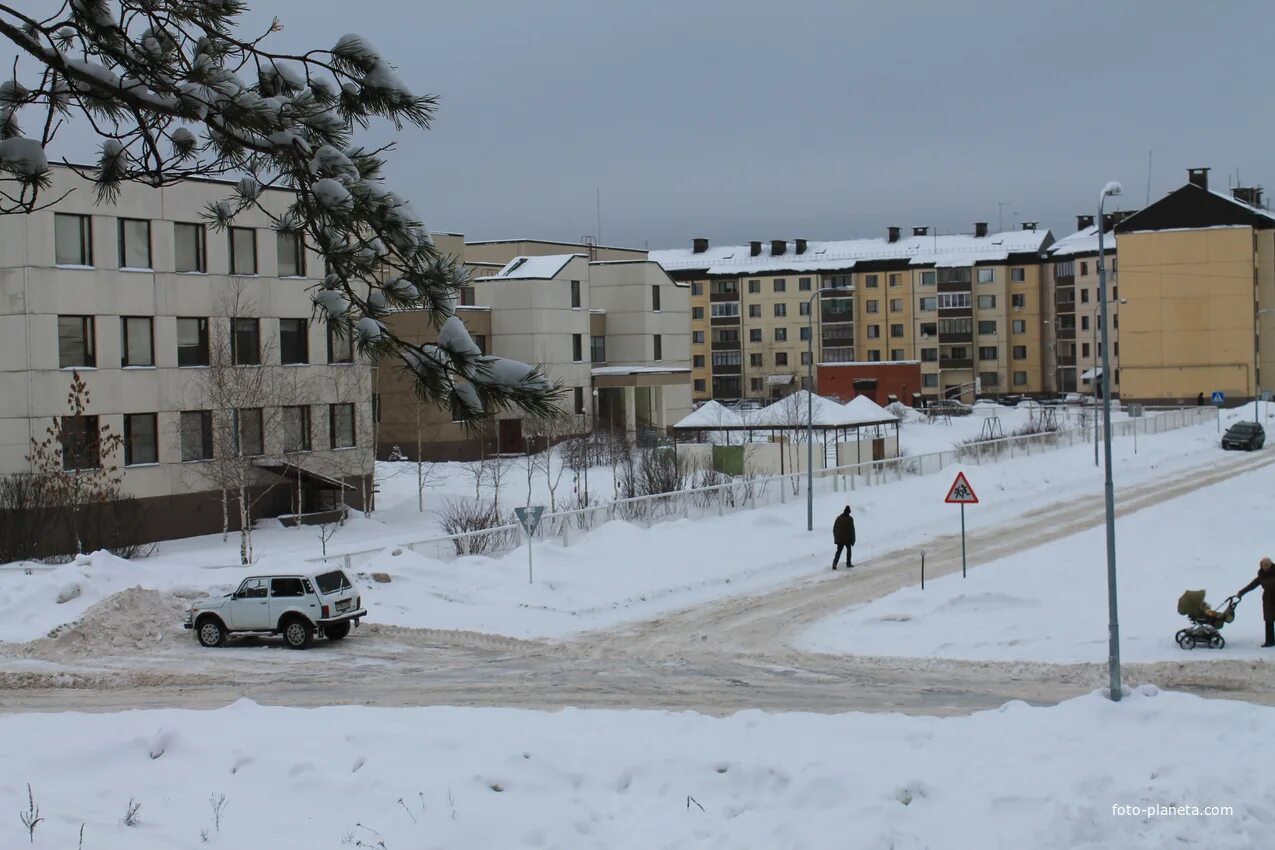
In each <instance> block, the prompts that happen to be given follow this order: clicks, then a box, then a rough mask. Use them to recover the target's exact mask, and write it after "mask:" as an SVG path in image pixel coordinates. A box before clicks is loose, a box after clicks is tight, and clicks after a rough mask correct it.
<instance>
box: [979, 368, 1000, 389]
mask: <svg viewBox="0 0 1275 850" xmlns="http://www.w3.org/2000/svg"><path fill="white" fill-rule="evenodd" d="M978 382H979V383H980V384H981V385H982V386H983V387H996V386H1000V382H1001V376H1000V373H999V372H979V373H978Z"/></svg>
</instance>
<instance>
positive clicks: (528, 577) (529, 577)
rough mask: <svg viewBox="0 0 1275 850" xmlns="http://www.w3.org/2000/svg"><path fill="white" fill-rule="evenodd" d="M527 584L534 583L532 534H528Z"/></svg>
mask: <svg viewBox="0 0 1275 850" xmlns="http://www.w3.org/2000/svg"><path fill="white" fill-rule="evenodd" d="M527 584H532V580H531V535H530V534H528V535H527Z"/></svg>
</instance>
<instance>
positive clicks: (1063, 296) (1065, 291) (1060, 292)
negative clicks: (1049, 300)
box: [1054, 286, 1076, 312]
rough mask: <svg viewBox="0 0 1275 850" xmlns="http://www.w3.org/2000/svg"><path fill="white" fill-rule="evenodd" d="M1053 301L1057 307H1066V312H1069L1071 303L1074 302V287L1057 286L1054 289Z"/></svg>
mask: <svg viewBox="0 0 1275 850" xmlns="http://www.w3.org/2000/svg"><path fill="white" fill-rule="evenodd" d="M1054 303H1055V304H1057V305H1058V306H1059V307H1066V308H1067V310H1068V312H1070V311H1071V310H1072V309H1073V307H1072V305H1074V304H1075V303H1076V290H1075V288H1074V287H1071V286H1067V287H1062V286H1060V287H1058V289H1056V290H1054Z"/></svg>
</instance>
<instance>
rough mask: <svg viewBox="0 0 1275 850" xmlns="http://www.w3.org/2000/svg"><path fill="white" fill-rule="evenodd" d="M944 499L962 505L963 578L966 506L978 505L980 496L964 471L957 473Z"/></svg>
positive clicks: (962, 570) (962, 574)
mask: <svg viewBox="0 0 1275 850" xmlns="http://www.w3.org/2000/svg"><path fill="white" fill-rule="evenodd" d="M943 501H944V502H947V503H948V504H949V505H960V506H961V578H965V506H966V505H977V504H978V496H977V495H975V493H974V488H973V487H971V486H970V482H969V479H967V478H966V477H965V473H964V472H958V473H956V480H955V481H953V482H952V486H951V487H949V488H947V498H945V499H944V500H943Z"/></svg>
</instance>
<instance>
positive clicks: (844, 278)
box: [825, 274, 850, 289]
mask: <svg viewBox="0 0 1275 850" xmlns="http://www.w3.org/2000/svg"><path fill="white" fill-rule="evenodd" d="M825 280H826V281H827V282H828V287H829V288H831V289H849V288H850V275H848V274H834V275H831V276H829V277H827V278H825Z"/></svg>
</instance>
